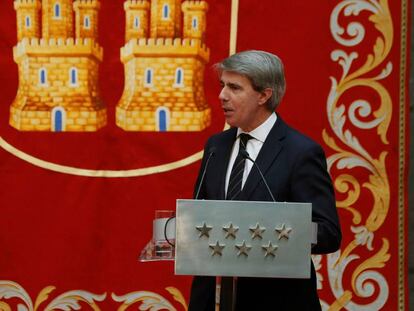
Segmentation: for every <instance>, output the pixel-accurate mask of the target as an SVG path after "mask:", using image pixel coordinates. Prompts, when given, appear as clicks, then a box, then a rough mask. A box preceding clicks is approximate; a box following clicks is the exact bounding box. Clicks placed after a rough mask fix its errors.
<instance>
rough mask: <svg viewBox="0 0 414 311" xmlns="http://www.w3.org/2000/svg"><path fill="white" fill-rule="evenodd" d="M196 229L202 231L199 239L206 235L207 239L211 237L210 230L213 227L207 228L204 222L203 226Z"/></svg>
mask: <svg viewBox="0 0 414 311" xmlns="http://www.w3.org/2000/svg"><path fill="white" fill-rule="evenodd" d="M196 229H197V230H198V231H200V235H199V236H198V237H199V238H201V237H202V236H203V235H205V236H206V237H208V238H209V237H210V230H211V229H213V227H210V226H207V225H206V222H203V225H202V226H196Z"/></svg>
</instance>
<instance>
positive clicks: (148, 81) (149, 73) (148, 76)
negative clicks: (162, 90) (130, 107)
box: [145, 68, 153, 85]
mask: <svg viewBox="0 0 414 311" xmlns="http://www.w3.org/2000/svg"><path fill="white" fill-rule="evenodd" d="M152 80H153V72H152V68H147V69H145V84H146V85H152Z"/></svg>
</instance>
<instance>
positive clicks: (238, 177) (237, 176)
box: [226, 133, 252, 200]
mask: <svg viewBox="0 0 414 311" xmlns="http://www.w3.org/2000/svg"><path fill="white" fill-rule="evenodd" d="M239 138H240V143H239V153H238V154H237V157H236V160H235V161H234V164H233V168H232V169H231V173H230V179H229V186H228V187H227V195H226V200H234V199H235V198H237V196H238V195H239V194H240V192H241V190H242V181H243V172H244V165H245V163H246V158H245V157H244V156H243V155H242V154H243V151H245V150H246V145H247V141H248V140H249V139H250V138H252V137H251V136H250V135H249V134H246V133H241V134H240V135H239Z"/></svg>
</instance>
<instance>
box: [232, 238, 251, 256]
mask: <svg viewBox="0 0 414 311" xmlns="http://www.w3.org/2000/svg"><path fill="white" fill-rule="evenodd" d="M235 247H236V248H237V249H238V250H239V252H238V253H237V256H240V255H245V256H246V257H248V256H249V252H250V249H251V248H252V247H251V246H250V245H246V241H244V240H243V243H242V244H236V245H235Z"/></svg>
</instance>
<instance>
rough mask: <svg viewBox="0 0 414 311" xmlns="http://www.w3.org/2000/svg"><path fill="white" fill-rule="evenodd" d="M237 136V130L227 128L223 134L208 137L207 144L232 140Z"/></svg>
mask: <svg viewBox="0 0 414 311" xmlns="http://www.w3.org/2000/svg"><path fill="white" fill-rule="evenodd" d="M236 134H237V128H229V129H227V130H225V131H223V132H219V133H216V134H213V135H211V136H210V137H209V139H208V142H209V143H218V142H224V141H227V140H234V138H235V137H236Z"/></svg>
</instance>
